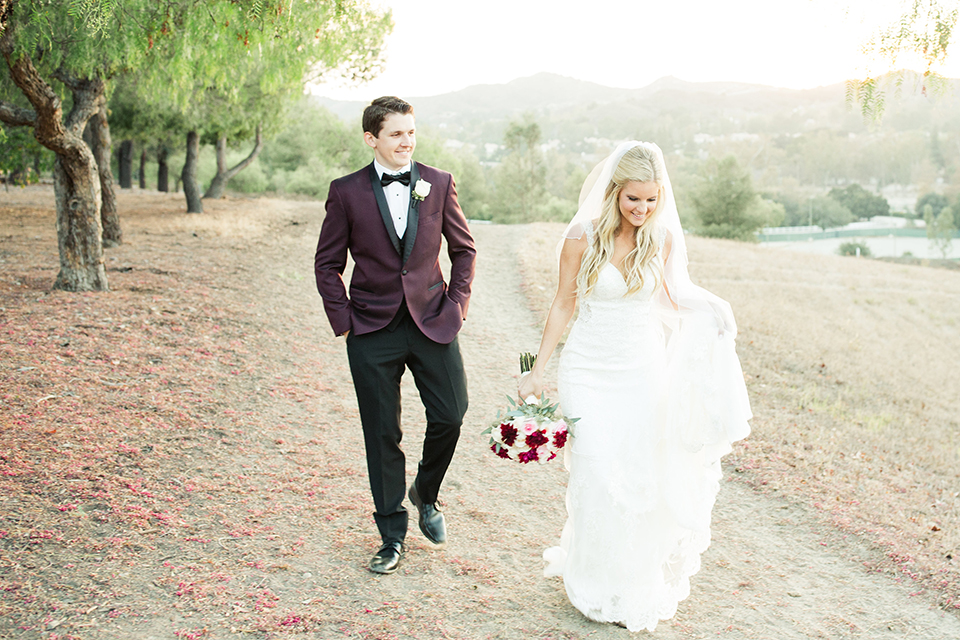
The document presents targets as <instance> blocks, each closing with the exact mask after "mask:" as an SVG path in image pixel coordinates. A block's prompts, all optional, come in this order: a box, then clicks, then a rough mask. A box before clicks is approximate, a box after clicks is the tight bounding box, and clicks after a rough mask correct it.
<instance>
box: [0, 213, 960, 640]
mask: <svg viewBox="0 0 960 640" xmlns="http://www.w3.org/2000/svg"><path fill="white" fill-rule="evenodd" d="M222 207H223V208H222V211H223V212H224V213H229V212H230V208H231V207H232V208H233V209H234V210H236V211H238V212H242V213H243V214H244V215H245V216H249V217H252V218H256V216H258V215H259V216H264V215H266V216H267V217H268V218H269V220H270V222H269V224H268V225H266V226H264V227H263V229H261V231H256V232H255V231H250V230H246V231H242V233H241V232H238V233H237V234H234V235H232V236H231V235H230V234H226V236H224V235H221V236H214V235H212V234H211V235H210V236H209V237H208V236H207V235H206V234H205V233H203V231H202V230H201V231H200V232H197V231H196V230H191V228H190V227H189V225H190V224H201V223H200V222H196V223H195V222H185V223H183V224H184V225H187V226H184V227H174V228H170V229H169V230H168V231H165V232H163V233H162V234H159V235H158V234H157V232H156V230H155V229H153V227H149V225H148V226H144V225H147V223H146V222H143V221H139V220H136V221H134V220H131V221H130V222H129V226H128V229H131V232H130V234H131V241H130V242H129V243H128V244H127V245H125V246H124V247H121V248H120V249H118V250H115V251H114V252H113V253H112V254H111V256H112V257H113V258H115V259H116V261H117V263H118V264H134V263H138V262H137V261H147V260H154V264H155V263H156V261H157V260H163V261H166V262H167V263H170V262H171V261H176V260H187V259H197V260H210V264H211V265H216V267H217V269H218V275H217V277H216V278H215V279H214V280H213V281H214V282H216V283H218V284H217V289H216V290H214V291H213V294H214V298H215V300H219V303H220V304H222V305H229V309H230V312H231V313H232V314H233V315H234V316H235V319H236V322H237V323H239V324H241V325H243V326H245V327H247V328H248V329H249V333H248V334H247V336H246V340H247V341H246V348H247V350H248V352H249V353H248V355H247V356H245V357H246V364H247V366H246V368H245V369H244V371H245V372H246V375H241V376H233V377H228V378H226V379H225V382H224V384H225V385H226V386H225V387H224V389H223V390H222V398H223V399H229V413H228V412H227V411H223V410H221V411H219V412H218V413H217V414H216V415H214V416H212V417H211V418H210V424H211V426H213V427H217V428H218V429H219V430H220V431H222V432H223V434H222V435H218V436H217V437H216V438H212V439H206V440H204V439H198V440H197V443H196V446H195V447H193V448H191V449H188V450H185V451H187V452H188V453H187V454H185V456H180V457H173V456H172V457H171V458H169V459H166V460H165V461H162V462H159V463H157V464H158V465H159V466H158V467H157V468H156V469H155V471H154V473H156V474H161V473H167V472H168V470H171V469H172V470H179V471H178V473H179V475H178V476H177V478H180V479H179V480H177V482H179V483H181V484H182V483H183V481H184V480H189V482H191V483H193V484H194V485H195V486H196V487H197V488H196V489H195V490H194V491H192V492H190V493H189V494H185V493H184V494H178V496H179V497H178V499H183V500H186V501H188V503H189V508H188V509H186V510H185V511H184V512H183V514H182V516H183V519H184V520H185V521H187V522H188V523H189V526H190V527H192V529H191V535H185V534H184V533H183V532H181V531H179V530H161V531H157V530H147V531H133V532H131V531H125V532H124V535H129V536H130V537H131V538H133V539H134V540H135V543H136V544H137V545H139V546H138V554H139V555H138V559H137V560H136V561H134V560H131V559H130V558H129V557H118V558H112V557H110V555H109V554H106V555H104V556H100V557H93V558H87V557H84V558H80V559H77V560H75V561H72V562H71V563H70V564H69V565H62V564H61V563H59V562H57V561H56V559H51V560H49V561H45V562H40V561H39V560H38V561H36V567H37V568H36V569H35V570H36V571H37V572H38V575H40V576H42V577H43V579H44V580H46V584H48V585H49V588H50V589H56V588H58V587H57V585H62V584H63V583H65V582H69V581H70V580H77V581H79V580H80V576H81V574H82V575H87V574H89V573H90V572H91V571H96V572H97V575H98V576H100V579H101V581H102V582H101V584H103V585H105V586H104V587H103V591H102V592H101V594H102V595H100V596H97V594H95V593H93V592H88V593H87V594H85V595H84V594H75V596H74V597H75V598H76V600H77V602H76V603H75V604H76V608H75V610H81V609H84V610H85V609H86V608H87V606H88V605H90V606H91V607H92V608H91V609H89V610H88V611H87V614H86V615H85V616H84V615H80V614H75V615H71V616H67V615H65V614H64V615H61V616H60V617H58V614H56V613H53V614H51V615H49V616H48V617H46V618H41V616H42V612H33V611H25V610H15V611H13V614H12V615H13V616H14V617H11V618H9V620H10V621H11V622H8V623H6V624H5V623H2V622H0V636H3V637H22V638H43V639H44V640H54V639H56V638H61V639H63V638H68V637H72V638H84V639H99V638H142V639H144V640H149V639H153V638H155V639H157V640H161V639H163V640H166V639H171V640H172V639H174V638H274V637H281V636H284V637H285V636H288V635H303V636H304V637H311V638H340V637H343V638H366V639H373V638H377V639H390V638H396V639H407V638H411V639H412V638H417V639H426V638H458V639H459V638H462V639H465V640H476V639H484V638H491V639H492V638H498V639H499V638H507V639H512V638H516V639H520V638H523V639H530V638H538V639H543V640H546V639H559V638H563V639H567V640H574V639H581V638H629V637H636V636H633V635H631V634H629V633H628V632H627V631H625V630H622V629H618V628H616V627H613V626H610V625H601V624H597V623H593V622H591V621H589V620H586V619H584V618H583V617H582V616H581V615H580V614H579V613H578V612H577V611H576V610H575V609H573V608H572V607H571V606H570V605H569V604H568V602H567V600H566V596H565V594H564V592H563V585H562V582H561V581H560V580H558V579H544V578H543V577H542V576H541V568H542V562H541V560H540V553H541V551H542V549H543V548H544V547H545V546H548V545H550V544H554V543H555V541H556V538H557V537H558V536H559V533H560V530H561V527H562V525H563V520H564V513H563V492H564V483H565V479H566V478H565V475H566V474H565V472H564V471H563V469H562V465H560V464H551V465H546V466H537V467H521V466H519V465H515V464H513V463H510V462H507V461H502V460H499V459H496V458H495V457H494V456H493V455H492V454H490V453H489V451H488V450H487V449H486V446H485V439H484V438H483V437H481V436H480V435H479V432H480V431H481V430H482V429H483V428H484V427H485V426H486V423H487V422H488V421H489V420H490V419H491V418H492V417H493V416H494V415H495V413H496V410H497V408H498V407H500V406H502V405H503V402H504V394H505V393H510V392H512V391H513V389H515V382H514V380H515V375H516V368H517V363H516V360H517V355H518V354H519V353H520V352H521V351H527V350H531V351H532V350H535V348H536V346H537V342H538V340H539V329H538V327H537V321H538V319H537V318H534V317H533V315H532V314H531V313H530V312H529V311H528V308H527V306H526V304H525V301H524V297H523V292H522V286H521V281H520V276H519V274H518V268H517V263H516V251H517V244H518V242H519V241H520V240H521V239H522V232H523V228H522V227H504V226H496V225H476V226H474V232H475V236H476V238H477V242H478V249H479V263H478V269H477V279H476V283H475V288H474V297H473V300H472V302H471V307H470V318H469V320H468V322H467V324H466V326H465V329H464V331H463V333H462V334H461V346H462V349H463V352H464V356H465V359H466V363H467V373H468V377H469V386H470V410H469V412H468V414H467V418H466V422H465V425H464V430H463V435H462V438H461V444H460V447H459V449H458V452H457V456H456V457H455V459H454V463H453V466H452V468H451V470H450V472H449V475H448V479H447V481H446V483H445V485H444V490H443V492H442V495H441V499H442V500H443V501H444V502H445V503H446V505H447V506H446V513H447V519H448V529H449V532H450V541H449V543H448V544H447V546H446V547H445V548H444V549H440V550H438V549H434V548H432V546H431V545H430V544H429V543H427V542H425V541H424V540H423V538H422V537H421V536H420V534H419V532H418V531H417V530H416V526H415V524H413V523H411V531H410V534H409V536H408V540H407V541H408V545H409V552H408V554H407V556H406V558H405V560H404V563H403V565H402V567H401V570H400V571H398V572H397V573H396V574H394V575H391V576H382V577H380V576H374V575H372V574H370V573H369V572H368V571H367V570H366V568H365V567H366V562H367V560H368V559H369V556H370V554H371V553H372V552H373V551H374V550H375V549H376V546H377V542H378V538H377V535H376V533H375V527H374V524H373V521H372V517H371V515H370V511H371V509H372V505H371V501H370V498H369V494H368V490H367V484H366V473H365V464H364V458H363V445H362V438H361V433H360V427H359V417H358V412H357V409H356V404H355V398H354V396H353V390H352V386H351V383H350V376H349V372H348V370H347V367H346V357H345V347H344V344H343V342H342V340H338V339H336V338H334V337H333V336H332V335H331V332H330V330H329V328H328V326H327V324H326V321H325V318H324V317H323V313H322V308H321V304H320V300H319V297H318V296H317V294H316V291H315V288H314V284H313V281H312V275H311V264H312V254H313V248H314V246H315V242H316V234H317V232H318V231H319V218H320V215H321V212H322V209H321V208H320V207H319V206H318V205H317V204H316V203H295V202H294V203H291V202H279V201H267V200H261V201H256V202H253V203H248V202H245V201H232V202H229V203H226V204H224V205H222ZM257 210H261V211H260V213H257ZM263 212H267V213H263ZM238 215H239V213H238ZM191 220H195V219H191ZM150 224H155V223H150ZM146 228H150V229H153V230H152V231H151V233H153V234H154V235H153V236H151V238H149V239H147V238H141V239H140V240H139V241H138V240H137V239H136V238H137V235H136V234H137V233H138V232H142V231H143V230H144V229H146ZM251 229H254V230H256V229H260V227H257V226H256V225H254V226H253V227H251ZM31 233H32V232H31ZM246 236H251V237H246ZM138 264H139V263H138ZM211 268H213V266H211ZM224 274H229V275H224ZM119 277H120V276H119V275H118V276H117V278H118V281H119ZM178 285H179V286H183V287H190V286H192V285H191V283H189V282H180V283H178ZM118 286H119V285H118ZM214 304H216V302H215V303H214ZM551 375H553V376H555V371H554V372H553V373H552V374H551ZM408 378H409V376H408ZM403 392H404V420H405V425H406V427H407V428H406V437H405V442H404V448H405V450H406V452H407V454H408V460H407V470H408V478H411V479H412V478H413V476H414V473H415V468H416V460H417V455H416V452H417V451H418V450H419V445H420V442H421V439H422V433H421V432H420V427H419V418H420V415H421V414H422V409H421V408H420V405H419V402H418V400H417V395H416V389H415V387H414V386H413V384H412V380H411V379H407V380H405V383H404V389H403ZM238 416H239V417H238ZM727 477H728V481H727V482H726V483H725V484H724V486H723V489H722V491H721V493H720V496H719V498H718V504H717V508H716V510H715V520H714V522H715V527H714V542H713V545H712V546H711V548H710V549H709V550H708V551H707V552H706V554H705V555H704V558H703V569H702V570H701V572H700V573H699V574H698V575H697V576H696V577H695V578H694V580H693V586H692V593H691V596H690V598H689V599H688V600H686V601H685V602H684V603H682V604H681V607H680V611H679V612H678V614H677V616H676V618H675V619H674V620H672V621H669V622H666V623H662V624H661V625H660V627H659V628H658V629H657V632H656V634H655V635H656V637H658V638H664V639H673V638H684V639H688V638H706V637H727V638H756V639H760V640H779V639H781V638H865V639H870V640H875V639H886V638H890V639H892V638H930V639H938V640H939V639H944V638H960V620H958V619H957V618H956V617H954V616H950V615H946V614H943V613H942V612H940V611H938V610H935V609H932V608H931V606H930V603H929V602H928V601H927V600H926V599H924V598H922V597H912V596H911V594H910V590H909V589H908V588H907V587H906V586H903V585H900V584H896V583H895V582H892V581H891V580H890V579H889V578H888V577H885V576H881V575H871V574H867V573H866V572H865V571H864V570H863V567H862V561H861V559H860V558H862V557H865V556H866V555H867V554H869V553H875V552H872V551H868V550H866V548H865V547H862V546H860V544H859V542H858V541H857V540H854V539H843V538H842V537H840V536H839V535H837V534H835V533H834V532H832V530H820V526H821V525H819V524H818V521H817V520H816V519H815V518H814V517H812V516H811V515H809V514H808V513H807V512H805V511H804V510H803V509H802V508H800V507H798V506H796V505H792V504H788V503H783V502H779V501H777V500H776V499H773V498H771V497H768V496H763V495H760V494H757V493H755V492H754V491H752V490H751V489H749V488H748V487H747V486H746V485H745V484H743V483H740V482H738V481H737V474H736V473H735V472H734V471H733V470H730V469H728V470H727ZM117 535H119V533H118V534H117ZM638 551H642V550H638ZM46 562H49V565H48V566H44V565H45V564H46ZM9 566H12V565H9V564H8V565H5V567H9ZM65 567H69V568H65ZM11 571H12V570H11ZM3 577H4V576H3V575H2V574H0V578H3ZM98 597H99V598H101V600H97V598H98ZM102 598H107V599H109V602H107V603H106V604H105V603H104V601H103V600H102ZM71 602H73V601H71ZM107 605H110V606H109V607H108V606H107ZM25 606H26V605H21V607H25ZM98 606H99V607H100V609H99V610H98ZM114 611H123V612H127V613H125V614H124V615H119V614H118V615H117V616H116V617H113V616H112V612H114ZM41 619H42V620H43V621H44V622H43V624H38V622H39V620H41ZM26 627H29V628H28V629H27V628H26ZM4 634H6V635H4Z"/></svg>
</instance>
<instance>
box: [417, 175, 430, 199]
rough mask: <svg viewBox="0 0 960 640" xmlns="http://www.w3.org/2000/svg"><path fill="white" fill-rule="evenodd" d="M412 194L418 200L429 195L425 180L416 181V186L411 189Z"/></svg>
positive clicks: (427, 184)
mask: <svg viewBox="0 0 960 640" xmlns="http://www.w3.org/2000/svg"><path fill="white" fill-rule="evenodd" d="M413 193H414V194H416V196H417V198H418V199H420V200H423V199H424V198H426V197H427V196H428V195H430V183H429V182H427V181H426V180H417V184H416V185H415V186H414V187H413Z"/></svg>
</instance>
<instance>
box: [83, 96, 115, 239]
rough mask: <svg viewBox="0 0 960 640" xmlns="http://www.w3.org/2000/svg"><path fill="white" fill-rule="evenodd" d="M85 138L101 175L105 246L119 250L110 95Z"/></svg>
mask: <svg viewBox="0 0 960 640" xmlns="http://www.w3.org/2000/svg"><path fill="white" fill-rule="evenodd" d="M83 139H84V140H85V141H86V142H87V144H88V145H90V150H91V151H92V152H93V158H94V160H95V161H96V163H97V171H98V173H99V175H100V222H101V224H102V225H103V246H105V247H115V246H117V245H119V244H120V243H121V242H123V232H122V231H121V229H120V216H119V214H118V213H117V191H116V189H115V188H114V185H113V169H111V168H110V154H111V149H110V147H111V142H110V123H109V122H108V121H107V100H106V96H102V97H101V99H100V108H99V109H98V110H97V112H96V113H95V114H93V115H92V116H91V117H90V120H88V121H87V127H86V129H84V132H83Z"/></svg>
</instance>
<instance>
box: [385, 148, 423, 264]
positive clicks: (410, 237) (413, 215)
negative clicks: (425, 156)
mask: <svg viewBox="0 0 960 640" xmlns="http://www.w3.org/2000/svg"><path fill="white" fill-rule="evenodd" d="M419 179H420V170H419V169H417V163H416V162H411V163H410V207H409V208H408V209H407V230H406V231H404V232H403V260H402V262H403V263H406V261H407V258H409V257H410V252H412V251H413V243H414V242H415V241H416V239H417V227H418V226H419V222H420V201H419V200H417V199H416V198H414V197H413V189H414V187H416V186H417V180H419ZM382 190H383V189H381V191H382ZM384 201H386V198H385V197H384Z"/></svg>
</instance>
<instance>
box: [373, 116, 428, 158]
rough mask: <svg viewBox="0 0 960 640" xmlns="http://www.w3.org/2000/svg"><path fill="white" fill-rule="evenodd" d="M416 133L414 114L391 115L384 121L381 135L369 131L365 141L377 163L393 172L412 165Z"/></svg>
mask: <svg viewBox="0 0 960 640" xmlns="http://www.w3.org/2000/svg"><path fill="white" fill-rule="evenodd" d="M416 131H417V127H416V122H415V121H414V118H413V114H412V113H407V114H401V113H391V114H390V115H388V116H387V117H386V119H385V120H384V121H383V127H382V128H381V129H380V134H379V135H377V136H374V135H373V134H372V133H370V132H369V131H367V132H366V133H364V134H363V139H364V141H365V142H366V143H367V145H368V146H370V147H371V148H372V149H373V153H374V155H375V156H376V158H377V162H379V163H380V164H382V165H383V166H385V167H386V168H387V169H390V170H391V171H399V170H400V169H403V168H404V167H405V166H407V165H408V164H410V158H412V157H413V148H414V147H416V146H417V136H416Z"/></svg>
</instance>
